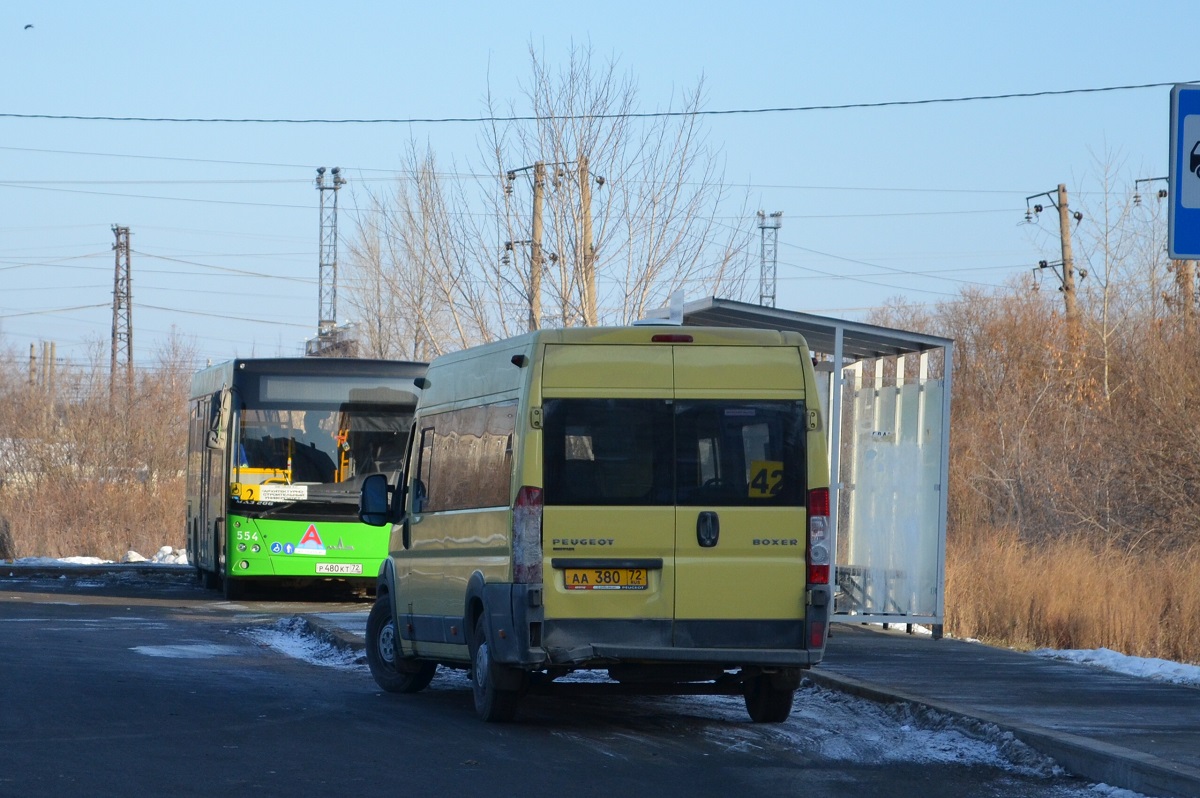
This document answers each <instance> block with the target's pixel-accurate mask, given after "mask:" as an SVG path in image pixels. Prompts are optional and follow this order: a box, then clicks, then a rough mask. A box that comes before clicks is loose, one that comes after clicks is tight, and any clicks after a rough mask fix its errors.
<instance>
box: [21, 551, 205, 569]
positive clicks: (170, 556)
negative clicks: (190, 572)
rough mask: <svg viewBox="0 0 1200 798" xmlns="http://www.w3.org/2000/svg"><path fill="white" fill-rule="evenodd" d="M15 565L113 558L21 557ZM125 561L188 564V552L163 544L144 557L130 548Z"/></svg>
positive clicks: (89, 562)
mask: <svg viewBox="0 0 1200 798" xmlns="http://www.w3.org/2000/svg"><path fill="white" fill-rule="evenodd" d="M10 562H11V563H12V564H14V565H41V566H45V565H110V564H112V563H113V562H114V561H113V560H104V559H101V558H100V557H57V558H56V557H20V558H18V559H16V560H11V561H10ZM121 562H123V563H146V564H148V565H187V564H188V559H187V552H186V551H184V550H183V549H175V548H172V547H170V546H163V547H161V548H160V549H159V550H158V551H156V552H155V553H154V554H153V555H151V556H150V557H148V558H147V557H143V556H142V555H141V554H138V553H137V552H136V551H133V550H130V551H127V552H125V556H124V557H122V558H121Z"/></svg>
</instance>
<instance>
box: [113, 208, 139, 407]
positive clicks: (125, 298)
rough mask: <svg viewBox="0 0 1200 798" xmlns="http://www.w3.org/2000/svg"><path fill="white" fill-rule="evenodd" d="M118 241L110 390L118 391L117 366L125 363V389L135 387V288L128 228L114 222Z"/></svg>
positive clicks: (114, 283)
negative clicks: (130, 267)
mask: <svg viewBox="0 0 1200 798" xmlns="http://www.w3.org/2000/svg"><path fill="white" fill-rule="evenodd" d="M112 231H113V235H115V236H116V238H117V240H116V243H115V244H113V251H114V252H115V253H116V268H115V271H114V274H113V317H112V357H111V362H110V367H109V383H108V386H109V393H110V394H112V393H114V392H115V391H116V382H117V367H118V365H124V367H125V389H126V391H129V390H130V389H132V387H133V318H132V312H131V310H130V308H131V306H132V304H133V292H132V290H131V288H130V273H129V272H130V270H129V228H128V227H120V226H118V225H115V224H114V225H113V226H112Z"/></svg>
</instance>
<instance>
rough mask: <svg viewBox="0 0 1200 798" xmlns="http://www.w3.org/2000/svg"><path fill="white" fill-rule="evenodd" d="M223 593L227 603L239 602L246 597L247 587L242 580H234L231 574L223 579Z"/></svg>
mask: <svg viewBox="0 0 1200 798" xmlns="http://www.w3.org/2000/svg"><path fill="white" fill-rule="evenodd" d="M221 588H222V592H223V593H224V594H225V600H226V601H237V600H238V599H240V598H243V597H244V596H245V595H246V585H245V584H244V583H243V582H242V581H241V580H240V579H234V578H233V577H232V576H230V575H229V574H225V576H223V577H222V578H221Z"/></svg>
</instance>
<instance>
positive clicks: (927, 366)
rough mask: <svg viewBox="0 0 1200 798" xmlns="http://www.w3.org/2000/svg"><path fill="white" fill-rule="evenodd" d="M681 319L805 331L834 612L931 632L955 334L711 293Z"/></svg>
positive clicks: (662, 314) (939, 585) (939, 602)
mask: <svg viewBox="0 0 1200 798" xmlns="http://www.w3.org/2000/svg"><path fill="white" fill-rule="evenodd" d="M677 312H678V308H676V313H677ZM670 315H672V314H671V312H670V311H669V310H668V309H665V308H664V309H663V310H661V311H658V312H656V313H655V314H653V316H654V317H655V318H658V319H666V318H668V317H669V316H670ZM682 323H683V324H685V325H693V326H704V327H754V328H759V329H776V330H792V331H795V332H799V333H801V334H802V335H804V338H805V340H806V341H808V345H809V348H810V349H811V350H812V353H813V357H814V361H815V363H816V366H817V374H818V378H819V379H820V381H821V382H822V383H823V385H822V396H821V402H822V410H823V411H824V414H825V417H826V418H827V419H828V420H829V424H828V437H829V440H828V443H829V473H830V475H831V487H830V494H831V495H830V502H831V506H832V507H834V508H836V512H834V513H833V518H831V519H830V520H831V522H832V526H833V538H834V546H833V550H834V552H835V555H834V573H835V581H836V588H835V600H834V618H835V619H838V620H842V621H850V622H856V623H883V624H904V625H911V624H923V625H928V626H931V627H932V628H933V632H934V635H935V636H940V635H941V631H942V624H943V621H944V617H945V573H946V567H945V566H946V491H947V486H948V479H949V463H950V377H951V373H950V372H951V364H952V363H953V345H954V342H953V341H952V340H951V339H949V338H941V337H938V336H933V335H925V334H921V333H912V332H905V331H903V330H896V329H890V328H887V327H880V326H877V325H872V324H863V323H860V322H853V321H846V320H844V319H835V318H828V317H824V316H815V315H812V314H809V313H797V312H794V311H788V310H780V309H778V308H770V307H762V306H760V305H752V304H748V303H745V302H736V301H733V300H728V299H718V298H715V297H709V298H706V299H699V300H695V301H692V302H687V303H684V304H683V307H682Z"/></svg>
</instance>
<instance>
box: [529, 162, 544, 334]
mask: <svg viewBox="0 0 1200 798" xmlns="http://www.w3.org/2000/svg"><path fill="white" fill-rule="evenodd" d="M545 191H546V163H545V161H538V162H537V163H535V164H534V165H533V224H532V230H531V232H530V238H531V239H532V243H531V244H530V245H529V329H530V330H537V329H539V328H541V326H542V196H543V194H545Z"/></svg>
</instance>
